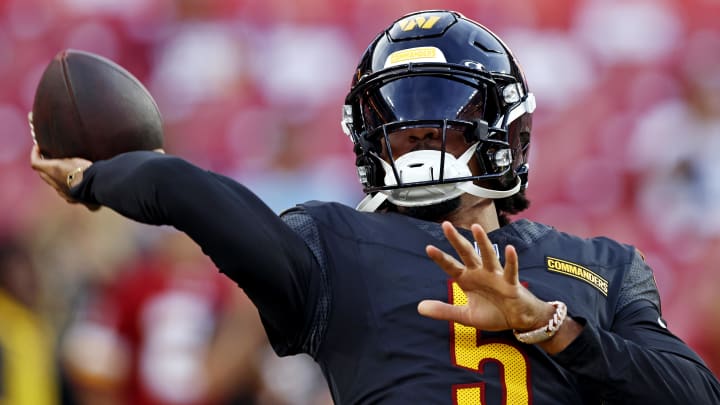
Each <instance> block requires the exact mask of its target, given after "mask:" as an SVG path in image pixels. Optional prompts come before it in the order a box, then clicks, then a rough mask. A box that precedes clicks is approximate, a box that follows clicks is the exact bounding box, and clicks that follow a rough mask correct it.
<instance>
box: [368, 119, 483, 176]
mask: <svg viewBox="0 0 720 405" xmlns="http://www.w3.org/2000/svg"><path fill="white" fill-rule="evenodd" d="M466 139H467V138H466V137H465V134H464V129H462V128H455V127H451V126H449V127H448V128H447V129H446V130H445V151H446V152H448V153H450V154H452V155H453V156H455V157H456V158H457V157H460V155H462V154H463V153H465V151H466V150H467V149H468V148H469V147H470V146H471V144H470V143H469V142H467V140H466ZM388 140H389V143H390V148H391V152H392V158H393V159H396V160H397V159H398V158H399V157H400V156H402V155H404V154H406V153H409V152H414V151H418V150H442V147H443V130H442V128H436V127H411V128H401V129H398V130H395V131H392V132H389V133H388ZM380 143H381V146H382V158H383V159H385V160H386V161H387V162H390V153H388V150H387V145H386V144H385V142H382V141H381V142H380ZM468 165H469V167H470V170H471V171H472V172H473V173H477V171H476V170H475V169H476V166H477V160H476V159H470V162H469V163H468Z"/></svg>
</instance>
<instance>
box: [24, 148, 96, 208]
mask: <svg viewBox="0 0 720 405" xmlns="http://www.w3.org/2000/svg"><path fill="white" fill-rule="evenodd" d="M30 165H31V166H32V168H33V170H35V171H36V172H37V173H38V174H39V175H40V178H42V179H43V181H45V183H47V184H49V185H50V187H52V188H54V189H55V191H57V193H58V194H59V195H60V197H62V198H63V199H64V200H65V201H67V202H69V203H71V204H78V203H80V204H83V205H85V207H87V208H88V209H89V210H91V211H96V210H98V209H99V208H100V206H99V205H97V204H88V203H82V202H80V201H77V200H75V199H74V198H72V197H71V196H70V188H71V187H73V186H76V185H77V184H78V183H79V182H80V180H81V179H82V172H83V171H85V169H87V168H88V167H90V165H92V162H91V161H89V160H86V159H81V158H68V159H45V158H43V156H42V155H41V154H40V148H38V146H37V145H33V148H32V152H31V153H30Z"/></svg>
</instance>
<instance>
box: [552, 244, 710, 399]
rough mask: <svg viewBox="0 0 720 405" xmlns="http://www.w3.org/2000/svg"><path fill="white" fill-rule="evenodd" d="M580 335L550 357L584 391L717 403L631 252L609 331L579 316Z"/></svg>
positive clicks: (613, 396) (651, 281) (706, 372)
mask: <svg viewBox="0 0 720 405" xmlns="http://www.w3.org/2000/svg"><path fill="white" fill-rule="evenodd" d="M574 319H575V320H576V321H578V322H580V323H582V324H584V329H583V332H582V333H581V334H580V336H578V338H576V339H575V340H574V341H573V342H572V343H571V344H570V345H569V346H568V347H567V348H566V349H565V350H564V351H562V352H560V353H558V354H556V355H554V356H552V357H553V358H554V360H556V361H557V362H558V363H559V364H560V365H561V366H563V367H565V368H566V369H567V370H569V371H570V372H572V373H573V374H574V375H575V376H576V377H577V378H578V382H579V383H580V385H581V386H582V387H583V391H584V392H592V393H594V395H597V393H601V397H602V399H603V400H604V401H606V402H607V403H612V404H640V403H648V404H650V403H673V404H675V403H677V404H690V403H695V404H715V403H720V384H718V380H717V379H716V378H715V376H714V375H713V374H712V372H711V371H710V370H709V369H708V368H707V367H706V365H705V364H704V363H703V361H702V360H701V359H700V357H699V356H698V355H697V354H696V353H694V352H693V351H692V350H691V349H690V348H689V347H688V346H687V345H686V344H685V343H684V342H683V341H682V340H680V339H679V338H678V337H676V336H675V335H674V334H672V333H671V332H670V331H669V330H668V329H667V326H666V325H665V322H664V321H663V319H662V315H661V312H660V298H659V294H658V292H657V288H656V286H655V282H654V279H653V277H652V271H651V270H650V268H649V267H647V265H646V264H645V262H644V260H642V258H641V257H640V255H639V254H638V253H637V251H636V252H635V253H634V257H633V260H632V263H631V265H630V268H629V271H628V274H627V276H626V278H625V282H624V285H623V289H622V291H621V293H620V299H619V301H618V311H617V312H616V315H615V321H614V322H613V325H612V327H611V329H610V330H609V331H608V330H604V329H602V328H600V327H599V326H598V325H594V324H592V323H590V322H587V321H585V320H584V319H582V318H574Z"/></svg>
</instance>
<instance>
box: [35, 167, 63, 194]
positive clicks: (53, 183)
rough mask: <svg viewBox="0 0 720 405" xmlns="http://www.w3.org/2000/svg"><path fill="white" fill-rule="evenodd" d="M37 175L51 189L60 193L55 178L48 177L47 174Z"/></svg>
mask: <svg viewBox="0 0 720 405" xmlns="http://www.w3.org/2000/svg"><path fill="white" fill-rule="evenodd" d="M38 175H39V176H40V178H41V179H42V180H43V181H44V182H45V183H47V184H48V185H50V187H52V188H54V189H55V190H57V191H58V192H60V185H59V184H58V182H57V181H56V180H55V178H53V177H52V176H50V175H49V174H47V173H45V172H38Z"/></svg>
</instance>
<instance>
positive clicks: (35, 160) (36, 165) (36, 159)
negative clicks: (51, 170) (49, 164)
mask: <svg viewBox="0 0 720 405" xmlns="http://www.w3.org/2000/svg"><path fill="white" fill-rule="evenodd" d="M30 166H31V167H32V168H33V169H34V170H38V169H40V168H42V167H45V166H46V165H45V164H44V162H43V157H42V155H41V154H40V148H39V147H38V146H37V145H33V147H32V150H31V151H30Z"/></svg>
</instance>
